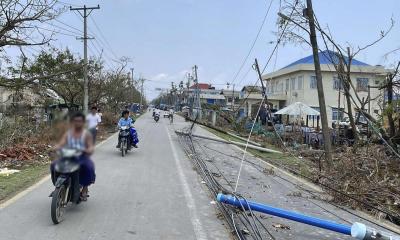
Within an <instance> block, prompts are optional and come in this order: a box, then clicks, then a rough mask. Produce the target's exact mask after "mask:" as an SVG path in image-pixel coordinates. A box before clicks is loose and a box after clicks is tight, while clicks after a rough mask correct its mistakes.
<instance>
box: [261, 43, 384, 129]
mask: <svg viewBox="0 0 400 240" xmlns="http://www.w3.org/2000/svg"><path fill="white" fill-rule="evenodd" d="M329 54H331V55H329ZM332 54H334V53H333V52H331V51H324V52H320V53H319V58H320V62H321V70H322V82H323V86H324V94H325V103H326V106H327V115H328V120H329V123H332V121H336V120H340V119H341V118H343V114H344V113H345V112H347V111H346V109H347V105H346V99H345V97H344V95H343V87H342V84H341V82H340V80H339V78H338V74H337V72H336V71H335V67H334V65H333V64H332V60H331V59H337V58H334V57H331V56H333V55H332ZM387 71H388V70H386V69H385V68H384V67H383V66H380V65H378V66H371V65H369V64H367V63H364V62H361V61H358V60H356V59H353V60H352V65H351V75H350V76H351V79H352V83H353V85H354V86H355V88H356V92H357V95H358V96H359V97H360V99H367V97H368V94H370V99H372V100H371V102H370V105H369V106H370V109H369V110H370V113H371V114H372V115H373V116H375V117H376V116H377V115H378V114H380V113H381V108H380V106H379V103H380V102H381V100H382V97H383V92H382V91H381V90H379V89H378V88H370V87H368V86H378V85H380V84H381V83H382V82H383V81H384V79H385V76H386V73H387ZM263 79H264V81H265V82H266V86H267V95H268V101H269V102H270V103H271V104H272V105H273V108H276V109H281V108H283V107H285V106H287V105H290V104H291V103H294V102H303V103H305V104H307V105H309V106H310V107H312V108H314V109H316V110H319V103H318V93H317V81H316V78H315V68H314V59H313V56H312V55H311V56H308V57H305V58H302V59H299V60H297V61H295V62H293V63H291V64H289V65H287V66H286V67H284V68H282V69H280V70H278V71H275V72H272V73H268V74H265V75H263ZM368 92H369V93H368ZM350 93H351V95H352V96H353V97H354V99H356V98H355V91H353V90H352V89H351V90H350ZM352 104H353V103H352ZM352 108H353V110H354V111H353V112H354V113H355V112H356V111H357V109H356V108H355V105H354V104H353V105H352ZM338 110H340V111H338Z"/></svg>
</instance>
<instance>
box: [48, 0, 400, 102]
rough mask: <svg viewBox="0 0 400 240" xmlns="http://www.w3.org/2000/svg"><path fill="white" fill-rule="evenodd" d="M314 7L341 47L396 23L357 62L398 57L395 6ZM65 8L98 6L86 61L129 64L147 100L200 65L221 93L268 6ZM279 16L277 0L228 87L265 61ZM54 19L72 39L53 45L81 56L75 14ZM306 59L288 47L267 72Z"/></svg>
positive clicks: (164, 0) (399, 19)
mask: <svg viewBox="0 0 400 240" xmlns="http://www.w3.org/2000/svg"><path fill="white" fill-rule="evenodd" d="M313 2H314V11H315V13H316V15H317V17H318V19H319V21H320V23H321V25H323V26H325V25H328V26H329V28H330V30H331V32H332V34H333V36H334V37H335V39H336V40H337V41H338V42H339V43H341V44H346V43H348V44H351V46H353V47H357V46H363V45H365V44H367V43H369V42H371V41H372V40H374V39H376V38H377V37H378V36H379V33H380V31H381V30H384V29H387V28H388V26H389V25H390V22H391V18H392V19H393V20H394V21H395V25H394V28H393V29H392V31H391V33H390V34H389V35H388V37H386V38H385V39H384V40H383V41H382V42H380V43H378V44H377V45H375V46H373V47H371V48H369V49H368V50H367V51H364V52H363V53H362V54H360V55H359V56H358V57H357V59H358V60H360V61H364V62H366V63H368V64H371V65H377V64H381V65H385V66H387V67H390V65H391V64H393V63H394V61H395V60H396V58H397V60H399V59H400V54H394V55H391V56H390V57H389V58H387V59H385V58H383V55H384V54H385V53H386V52H389V51H391V50H393V49H395V48H398V47H400V1H399V0H351V1H349V0H335V1H333V0H326V1H313ZM63 3H64V4H65V5H66V6H69V5H72V6H73V7H76V6H82V5H84V4H86V5H87V6H97V4H99V5H100V10H94V11H93V12H92V13H91V15H90V17H89V20H88V27H89V34H90V36H93V37H95V38H96V40H90V41H89V42H90V43H89V55H90V56H96V55H99V53H100V52H101V50H104V53H103V56H104V58H105V61H106V66H107V67H113V66H116V65H117V63H116V62H115V61H114V60H115V59H118V58H120V57H122V56H126V57H129V58H130V59H131V60H132V61H131V62H130V63H129V66H128V70H129V68H131V67H133V68H134V74H135V77H139V76H142V77H144V78H145V79H147V80H148V81H146V82H145V94H146V97H147V99H149V100H150V99H152V98H155V97H156V96H157V95H158V94H159V91H157V90H156V88H169V87H170V86H171V81H173V82H175V83H179V82H180V81H181V80H184V77H185V75H186V73H187V72H188V71H191V68H192V66H193V65H197V66H198V67H199V70H198V77H199V82H204V83H211V84H213V85H214V86H215V87H217V88H226V83H227V82H231V81H232V80H233V79H234V76H235V74H236V72H237V71H238V69H239V68H240V66H241V64H242V62H243V60H244V58H245V57H246V55H247V53H248V52H249V49H250V47H251V44H252V43H253V41H254V39H255V37H256V35H257V32H258V30H259V28H260V25H261V23H262V22H263V18H264V16H265V15H266V12H267V9H268V6H269V5H270V4H271V1H270V0H267V1H266V0H247V1H243V0H242V1H239V0H218V1H216V0H202V1H199V0H197V1H196V0H107V1H106V0H97V1H95V0H90V1H83V0H72V1H68V0H63ZM278 10H279V0H275V1H272V4H271V9H270V11H269V13H268V15H267V18H266V22H265V24H264V26H263V28H262V31H261V33H260V36H259V38H258V41H257V42H256V44H255V46H254V49H253V51H252V52H251V54H250V56H249V59H248V61H247V62H246V63H245V65H244V67H243V69H242V71H241V72H240V73H239V75H238V77H237V78H236V80H235V82H234V83H235V85H236V89H239V88H240V87H241V86H243V85H246V84H248V85H253V84H254V83H255V81H256V79H257V75H256V72H255V71H253V70H249V69H250V68H251V65H252V63H253V61H254V58H258V60H259V62H260V65H264V64H265V63H266V60H267V58H268V57H269V55H270V53H271V51H272V49H273V47H274V44H273V43H271V41H275V40H276V34H275V32H276V31H277V25H276V21H277V12H278ZM58 21H59V22H54V25H55V26H57V27H56V29H57V31H59V32H62V33H69V34H71V35H73V36H67V35H65V34H57V35H56V39H55V41H53V42H52V44H53V45H55V46H56V47H61V48H65V47H68V48H70V49H71V50H72V51H74V52H76V53H79V54H81V55H83V54H82V52H83V45H82V42H81V41H79V40H77V39H76V38H75V35H77V34H75V33H76V32H78V30H80V29H82V28H83V23H82V18H81V17H80V16H79V15H78V14H77V13H76V12H71V11H66V12H65V13H63V14H62V15H61V16H60V17H59V18H58ZM65 24H68V25H69V26H71V27H74V28H76V30H75V29H73V28H71V27H68V26H66V25H65ZM49 27H54V26H49ZM60 27H62V28H64V29H61V28H60ZM72 32H74V33H72ZM310 54H311V49H310V48H308V47H306V46H301V45H295V44H290V43H289V44H285V45H284V46H279V48H278V53H277V54H276V55H274V57H273V58H272V61H271V62H270V64H269V65H268V67H267V71H266V72H271V71H273V70H277V69H279V68H282V67H284V66H286V65H288V64H290V63H291V62H293V61H295V60H297V59H299V58H302V57H305V56H308V55H310ZM246 73H248V74H246Z"/></svg>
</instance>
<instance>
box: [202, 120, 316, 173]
mask: <svg viewBox="0 0 400 240" xmlns="http://www.w3.org/2000/svg"><path fill="white" fill-rule="evenodd" d="M202 127H203V128H205V129H207V131H209V132H211V133H213V134H214V135H216V136H218V137H220V138H222V139H225V140H233V141H236V142H241V143H246V142H245V141H243V140H240V139H238V138H235V137H232V136H229V135H228V134H225V133H221V132H218V131H216V130H214V129H211V128H208V127H205V126H202ZM262 146H263V147H265V148H269V149H273V150H277V151H282V149H280V148H278V147H276V146H274V145H271V144H268V143H263V144H262ZM238 147H240V146H238ZM240 148H242V149H244V147H240ZM247 152H249V153H251V154H253V155H254V156H256V157H258V158H260V159H262V160H263V161H265V162H268V163H270V164H272V165H274V166H276V167H277V168H281V169H283V170H286V171H288V172H291V173H293V174H295V175H299V176H304V177H306V178H313V177H314V173H313V170H312V166H310V165H311V164H313V163H311V162H310V161H309V160H307V159H305V158H302V159H300V158H298V157H296V156H293V155H291V154H289V153H286V152H284V153H282V154H279V153H267V152H261V151H258V150H255V149H250V148H248V149H247Z"/></svg>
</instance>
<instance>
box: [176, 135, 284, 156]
mask: <svg viewBox="0 0 400 240" xmlns="http://www.w3.org/2000/svg"><path fill="white" fill-rule="evenodd" d="M175 133H177V134H179V135H188V136H189V135H190V136H192V137H196V138H202V139H207V140H211V141H215V142H220V143H226V144H233V145H236V146H240V147H246V146H247V148H250V149H254V150H258V151H260V152H267V153H279V154H282V152H280V151H276V150H272V149H269V148H263V147H259V146H254V145H251V144H248V145H247V144H245V143H241V142H236V141H231V140H228V141H227V140H223V139H220V138H214V137H207V136H202V135H197V134H190V133H187V132H182V131H178V130H177V131H175Z"/></svg>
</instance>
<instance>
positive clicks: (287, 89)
mask: <svg viewBox="0 0 400 240" xmlns="http://www.w3.org/2000/svg"><path fill="white" fill-rule="evenodd" d="M289 82H290V80H289V78H288V79H286V91H289Z"/></svg>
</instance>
